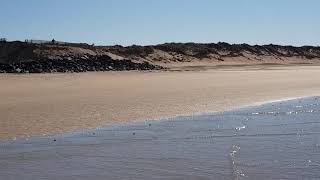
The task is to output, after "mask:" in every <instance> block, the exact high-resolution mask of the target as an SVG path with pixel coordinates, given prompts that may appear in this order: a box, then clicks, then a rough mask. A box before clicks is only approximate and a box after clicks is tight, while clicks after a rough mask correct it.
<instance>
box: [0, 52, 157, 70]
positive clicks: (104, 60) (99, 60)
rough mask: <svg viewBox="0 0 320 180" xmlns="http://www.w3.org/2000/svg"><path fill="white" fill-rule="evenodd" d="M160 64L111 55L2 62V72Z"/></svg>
mask: <svg viewBox="0 0 320 180" xmlns="http://www.w3.org/2000/svg"><path fill="white" fill-rule="evenodd" d="M159 69H162V67H160V66H156V65H152V64H150V63H148V62H143V63H134V62H132V61H131V60H113V59H111V58H110V57H109V56H95V57H91V58H89V59H62V60H52V59H40V60H37V61H26V62H17V63H9V64H3V63H2V64H0V73H52V72H86V71H129V70H159Z"/></svg>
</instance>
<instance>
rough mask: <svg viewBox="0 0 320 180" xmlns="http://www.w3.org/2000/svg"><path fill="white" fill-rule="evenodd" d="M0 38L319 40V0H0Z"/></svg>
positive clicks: (142, 42) (145, 41)
mask: <svg viewBox="0 0 320 180" xmlns="http://www.w3.org/2000/svg"><path fill="white" fill-rule="evenodd" d="M0 9H1V10H0V23H1V24H0V37H5V38H7V39H9V40H17V39H18V40H24V39H26V38H29V39H30V38H32V39H44V40H46V39H52V38H55V39H56V40H61V41H72V42H87V43H95V44H104V45H114V44H121V45H131V44H139V45H148V44H159V43H164V42H204V43H206V42H219V41H225V42H229V43H249V44H269V43H274V44H291V45H320V0H0Z"/></svg>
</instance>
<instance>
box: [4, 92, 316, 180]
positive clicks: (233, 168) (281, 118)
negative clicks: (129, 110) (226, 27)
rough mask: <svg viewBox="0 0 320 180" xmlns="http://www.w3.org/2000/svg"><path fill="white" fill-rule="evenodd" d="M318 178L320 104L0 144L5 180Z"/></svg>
mask: <svg viewBox="0 0 320 180" xmlns="http://www.w3.org/2000/svg"><path fill="white" fill-rule="evenodd" d="M42 178H43V179H59V180H63V179H68V180H69V179H77V180H78V179H259V180H264V179H290V180H291V179H320V98H318V97H310V98H304V99H297V100H290V101H284V102H274V103H268V104H265V105H262V106H258V107H248V108H242V109H239V110H234V111H229V112H224V113H216V114H208V115H201V116H194V117H178V118H174V119H168V120H163V121H147V122H145V123H137V124H131V125H118V126H109V127H106V128H99V129H94V130H86V131H81V132H75V133H70V134H64V135H57V136H52V137H35V138H32V139H30V140H16V141H10V142H6V143H1V144H0V179H23V180H33V179H42Z"/></svg>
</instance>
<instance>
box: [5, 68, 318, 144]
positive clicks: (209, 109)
mask: <svg viewBox="0 0 320 180" xmlns="http://www.w3.org/2000/svg"><path fill="white" fill-rule="evenodd" d="M271 67H272V68H270V67H267V69H266V66H262V67H258V68H253V69H251V68H249V69H248V68H246V67H245V68H243V67H242V68H239V67H235V68H233V67H230V68H229V69H227V70H226V69H218V70H206V71H182V72H98V73H80V74H39V75H37V74H33V75H31V76H30V75H18V76H17V75H9V74H7V75H5V76H0V83H2V84H3V85H4V86H3V88H2V89H0V95H2V97H1V98H2V102H0V112H1V115H0V117H1V118H2V121H1V122H0V125H1V126H0V128H1V131H0V132H2V133H0V139H1V140H4V139H7V140H10V139H12V138H14V137H17V138H24V137H28V136H39V135H40V136H41V135H43V134H46V135H49V134H60V133H65V132H72V131H77V130H81V129H92V128H96V127H103V126H106V125H108V126H109V125H112V124H119V123H120V124H122V123H131V122H145V121H148V120H159V119H167V118H174V117H177V116H192V115H201V114H204V113H205V114H207V113H214V112H223V111H229V110H233V109H238V108H242V107H248V106H256V105H259V104H264V103H266V102H270V100H271V101H275V100H286V99H288V98H290V97H291V99H292V98H293V99H296V98H301V97H305V96H308V97H309V96H317V95H319V92H320V83H319V82H320V78H317V77H313V76H314V74H315V73H319V72H320V67H319V66H289V67H273V66H271ZM268 68H270V69H268ZM311 77H312V78H311ZM290 82H292V84H293V85H292V84H291V83H290ZM293 82H294V83H293ZM178 83H180V84H178ZM13 86H16V87H15V88H13Z"/></svg>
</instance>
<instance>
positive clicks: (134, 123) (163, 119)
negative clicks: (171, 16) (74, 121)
mask: <svg viewBox="0 0 320 180" xmlns="http://www.w3.org/2000/svg"><path fill="white" fill-rule="evenodd" d="M317 97H320V96H299V97H288V98H280V99H274V100H268V101H263V102H262V101H261V102H255V103H252V104H248V105H243V106H237V107H233V108H230V109H226V110H223V111H206V112H199V113H195V114H177V115H173V116H168V117H160V118H155V119H145V120H136V121H129V122H117V123H108V124H105V125H101V126H98V127H93V128H83V129H77V130H74V131H66V132H62V133H55V134H54V133H53V134H45V135H34V136H27V137H14V138H13V139H0V144H4V143H10V142H15V141H26V140H27V141H28V140H31V139H38V138H54V137H65V136H69V135H74V134H80V133H82V132H90V131H97V130H101V129H106V128H115V127H127V126H137V125H141V124H145V123H148V124H149V123H152V122H158V123H165V122H169V121H172V120H173V121H174V120H175V119H186V118H190V117H192V119H193V117H195V118H196V117H201V116H216V115H220V114H226V113H229V112H238V111H245V110H247V109H256V108H259V107H261V106H265V105H269V104H273V103H280V104H281V103H283V102H284V103H286V102H288V101H294V100H300V99H301V100H306V99H311V98H317Z"/></svg>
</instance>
